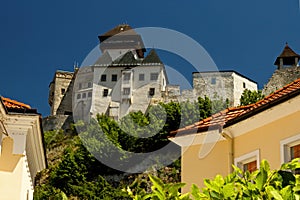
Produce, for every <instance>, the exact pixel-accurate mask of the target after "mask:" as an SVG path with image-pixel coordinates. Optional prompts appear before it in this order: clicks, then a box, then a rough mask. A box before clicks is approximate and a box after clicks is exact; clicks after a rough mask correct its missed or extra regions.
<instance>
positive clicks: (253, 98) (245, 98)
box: [240, 89, 264, 106]
mask: <svg viewBox="0 0 300 200" xmlns="http://www.w3.org/2000/svg"><path fill="white" fill-rule="evenodd" d="M263 98H264V95H263V94H262V91H261V90H258V91H251V90H248V89H246V90H244V92H243V94H242V96H241V98H240V105H241V106H246V105H249V104H252V103H256V102H258V101H259V100H261V99H263Z"/></svg>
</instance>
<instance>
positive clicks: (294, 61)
mask: <svg viewBox="0 0 300 200" xmlns="http://www.w3.org/2000/svg"><path fill="white" fill-rule="evenodd" d="M299 59H300V55H299V54H297V53H295V52H294V51H293V50H292V49H291V48H290V47H289V45H288V43H286V45H285V47H284V49H283V51H282V53H281V54H280V55H279V56H278V57H277V59H276V61H275V63H274V65H277V66H278V69H281V68H283V66H298V63H299Z"/></svg>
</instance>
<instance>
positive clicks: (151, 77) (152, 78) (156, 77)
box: [150, 73, 158, 81]
mask: <svg viewBox="0 0 300 200" xmlns="http://www.w3.org/2000/svg"><path fill="white" fill-rule="evenodd" d="M157 79H158V73H151V74H150V80H151V81H156V80H157Z"/></svg>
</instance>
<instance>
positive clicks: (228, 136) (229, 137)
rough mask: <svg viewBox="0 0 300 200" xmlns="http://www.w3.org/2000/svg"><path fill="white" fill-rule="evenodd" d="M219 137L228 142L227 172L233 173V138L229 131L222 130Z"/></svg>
mask: <svg viewBox="0 0 300 200" xmlns="http://www.w3.org/2000/svg"><path fill="white" fill-rule="evenodd" d="M221 135H222V136H223V137H224V138H225V139H226V140H227V141H228V172H229V174H230V173H232V172H233V168H232V165H233V164H234V160H233V156H234V137H233V136H232V134H231V133H230V132H229V131H226V130H223V131H222V133H221Z"/></svg>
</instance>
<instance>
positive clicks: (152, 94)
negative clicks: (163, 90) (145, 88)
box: [149, 88, 155, 96]
mask: <svg viewBox="0 0 300 200" xmlns="http://www.w3.org/2000/svg"><path fill="white" fill-rule="evenodd" d="M154 94H155V88H150V89H149V95H150V96H154Z"/></svg>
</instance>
